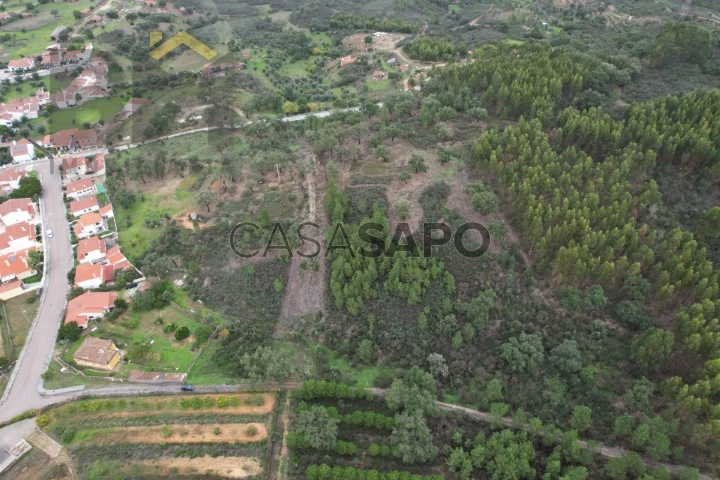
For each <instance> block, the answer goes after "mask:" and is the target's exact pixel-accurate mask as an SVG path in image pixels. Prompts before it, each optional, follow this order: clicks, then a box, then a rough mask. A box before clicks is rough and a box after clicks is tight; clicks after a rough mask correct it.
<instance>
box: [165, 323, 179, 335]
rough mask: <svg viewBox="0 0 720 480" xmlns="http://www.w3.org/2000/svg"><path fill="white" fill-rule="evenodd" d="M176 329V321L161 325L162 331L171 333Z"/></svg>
mask: <svg viewBox="0 0 720 480" xmlns="http://www.w3.org/2000/svg"><path fill="white" fill-rule="evenodd" d="M175 330H177V323H168V324H167V325H165V326H164V327H163V333H172V332H174V331H175Z"/></svg>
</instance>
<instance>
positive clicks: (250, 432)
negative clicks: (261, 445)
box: [245, 425, 258, 437]
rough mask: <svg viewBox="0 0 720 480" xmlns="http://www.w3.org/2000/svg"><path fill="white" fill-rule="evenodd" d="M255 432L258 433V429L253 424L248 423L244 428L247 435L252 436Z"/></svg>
mask: <svg viewBox="0 0 720 480" xmlns="http://www.w3.org/2000/svg"><path fill="white" fill-rule="evenodd" d="M257 434H258V429H257V427H256V426H255V425H250V426H249V427H247V428H246V429H245V435H247V436H248V437H254V436H255V435H257Z"/></svg>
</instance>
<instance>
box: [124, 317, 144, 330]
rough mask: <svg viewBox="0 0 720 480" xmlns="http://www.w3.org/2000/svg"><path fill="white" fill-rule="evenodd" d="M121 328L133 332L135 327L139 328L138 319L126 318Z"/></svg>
mask: <svg viewBox="0 0 720 480" xmlns="http://www.w3.org/2000/svg"><path fill="white" fill-rule="evenodd" d="M123 326H124V327H125V328H127V329H129V330H135V329H136V328H137V327H139V326H140V319H139V318H128V319H127V320H125V322H124V323H123Z"/></svg>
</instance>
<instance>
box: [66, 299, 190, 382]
mask: <svg viewBox="0 0 720 480" xmlns="http://www.w3.org/2000/svg"><path fill="white" fill-rule="evenodd" d="M170 324H175V325H176V326H177V328H180V327H183V326H186V327H188V328H189V329H190V332H191V335H190V337H188V338H187V339H185V340H182V341H177V340H176V339H175V334H174V332H170V331H168V332H167V333H166V332H165V331H163V328H164V327H165V326H167V325H170ZM201 325H202V324H201V323H200V322H199V321H197V320H195V319H194V318H192V317H191V316H189V315H186V314H184V313H183V312H181V311H179V310H177V309H175V308H173V307H166V308H164V309H162V310H152V311H150V312H133V311H131V312H128V313H126V314H125V315H123V316H122V317H120V318H119V319H117V320H116V321H114V322H108V321H100V322H98V323H97V330H95V331H94V332H93V333H92V335H93V336H99V337H102V338H108V339H112V340H113V341H114V342H115V343H116V345H118V347H119V348H120V349H122V350H125V351H127V352H129V355H130V356H132V351H133V350H134V349H135V348H138V346H142V345H149V348H148V350H147V352H146V354H145V355H144V357H143V358H142V359H140V358H137V357H136V359H135V361H132V363H130V362H123V363H122V364H121V368H120V372H119V376H125V375H126V374H128V373H129V372H130V370H137V369H140V370H147V371H159V372H172V373H175V372H184V371H185V370H186V369H187V368H188V366H189V365H190V363H191V362H192V360H193V358H194V357H195V352H194V351H193V343H194V339H195V337H194V332H195V331H196V329H197V328H198V327H200V326H201ZM83 340H84V337H83V338H81V339H80V340H78V341H77V342H75V343H74V344H73V345H72V346H71V348H70V349H69V351H68V353H67V354H66V355H65V361H67V362H70V361H72V355H73V353H74V352H75V350H77V348H78V347H79V346H80V344H82V342H83ZM126 358H127V357H126Z"/></svg>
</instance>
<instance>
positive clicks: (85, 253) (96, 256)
mask: <svg viewBox="0 0 720 480" xmlns="http://www.w3.org/2000/svg"><path fill="white" fill-rule="evenodd" d="M106 249H107V247H106V245H105V241H104V240H101V239H100V237H88V238H83V239H82V240H80V242H78V246H77V250H76V251H75V257H76V258H77V261H78V262H79V263H106V262H107V261H108V258H107V250H106ZM118 251H119V249H118Z"/></svg>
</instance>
